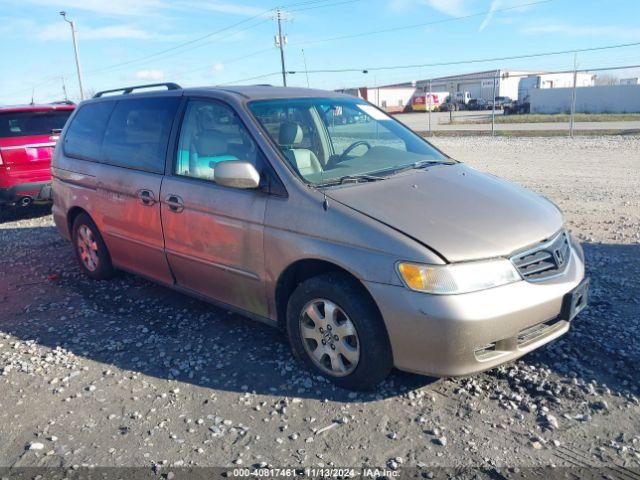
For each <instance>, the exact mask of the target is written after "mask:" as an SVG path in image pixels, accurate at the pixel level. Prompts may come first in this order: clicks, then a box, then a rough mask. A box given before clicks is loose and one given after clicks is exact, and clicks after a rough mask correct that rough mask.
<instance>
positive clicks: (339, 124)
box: [249, 98, 450, 185]
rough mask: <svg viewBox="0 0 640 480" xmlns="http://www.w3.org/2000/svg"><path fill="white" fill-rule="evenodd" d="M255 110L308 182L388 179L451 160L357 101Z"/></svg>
mask: <svg viewBox="0 0 640 480" xmlns="http://www.w3.org/2000/svg"><path fill="white" fill-rule="evenodd" d="M249 108H250V109H251V112H252V113H253V115H254V116H255V117H256V119H257V120H258V121H259V122H260V124H261V125H262V126H263V127H264V129H265V130H266V131H267V132H268V134H269V136H270V137H271V139H272V140H273V141H274V142H275V143H276V145H278V147H279V148H280V150H281V151H282V153H283V155H284V157H285V158H286V159H287V161H288V162H289V163H290V164H291V166H292V167H293V168H294V169H295V170H296V171H297V172H298V173H299V174H300V175H301V176H302V177H303V178H304V179H305V180H306V181H308V182H309V183H312V184H315V185H320V184H331V183H336V182H337V181H340V179H344V178H353V177H354V176H355V177H357V176H365V175H369V177H368V178H367V179H368V180H370V179H372V178H374V179H375V177H371V176H373V175H378V176H382V175H387V174H391V173H394V172H395V171H399V170H404V169H406V168H407V167H409V166H411V165H419V164H422V163H423V162H449V161H450V160H449V159H448V158H447V157H445V156H444V155H442V154H441V153H440V152H438V151H437V150H436V149H435V148H433V147H432V146H431V145H429V144H428V143H427V142H426V141H425V140H424V139H422V138H421V137H419V136H418V135H417V134H415V133H413V132H412V131H411V130H409V129H408V128H406V127H405V126H403V125H402V124H400V123H398V122H397V121H395V120H394V119H392V118H391V117H390V116H388V115H387V114H385V113H384V112H382V111H380V110H378V109H377V108H375V107H373V106H371V105H369V104H368V103H365V102H363V101H361V100H359V99H357V98H354V99H328V98H303V99H284V100H261V101H254V102H251V103H250V104H249Z"/></svg>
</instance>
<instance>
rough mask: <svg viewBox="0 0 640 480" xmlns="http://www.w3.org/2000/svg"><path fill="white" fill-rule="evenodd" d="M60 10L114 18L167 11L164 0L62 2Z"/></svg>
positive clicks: (43, 1)
mask: <svg viewBox="0 0 640 480" xmlns="http://www.w3.org/2000/svg"><path fill="white" fill-rule="evenodd" d="M22 1H23V2H24V3H31V4H32V5H40V6H43V7H47V8H48V9H51V8H52V5H51V0H22ZM57 5H58V6H59V9H60V10H65V9H67V10H69V11H73V10H83V11H87V12H93V13H99V14H102V15H114V16H140V15H148V14H150V13H153V12H157V11H158V10H161V9H166V8H167V7H168V5H167V4H166V3H165V2H163V1H162V0H134V1H131V0H106V1H105V0H62V1H60V2H59V4H57Z"/></svg>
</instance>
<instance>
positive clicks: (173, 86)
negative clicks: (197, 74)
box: [93, 82, 182, 98]
mask: <svg viewBox="0 0 640 480" xmlns="http://www.w3.org/2000/svg"><path fill="white" fill-rule="evenodd" d="M152 87H167V90H180V89H181V88H182V87H181V86H180V85H178V84H177V83H173V82H166V83H150V84H148V85H136V86H134V87H123V88H114V89H113V90H102V91H101V92H98V93H96V94H95V95H94V96H93V98H98V97H102V96H103V95H104V94H105V93H115V92H122V95H126V94H129V93H131V92H133V91H134V90H138V89H141V88H152Z"/></svg>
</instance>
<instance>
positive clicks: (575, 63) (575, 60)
mask: <svg viewBox="0 0 640 480" xmlns="http://www.w3.org/2000/svg"><path fill="white" fill-rule="evenodd" d="M577 84H578V52H575V53H574V54H573V89H572V90H571V115H570V117H569V136H571V137H573V127H574V125H573V122H574V121H573V117H574V115H575V114H576V87H577Z"/></svg>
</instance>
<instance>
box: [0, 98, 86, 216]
mask: <svg viewBox="0 0 640 480" xmlns="http://www.w3.org/2000/svg"><path fill="white" fill-rule="evenodd" d="M74 108H75V105H74V104H72V103H60V104H50V105H25V106H11V107H0V209H1V208H2V207H3V206H5V205H23V206H27V205H30V204H31V203H33V202H48V201H51V156H52V155H53V149H54V147H55V145H56V142H57V140H58V136H59V135H60V132H61V131H62V128H63V127H64V124H65V122H66V121H67V119H68V118H69V116H70V115H71V112H72V111H73V109H74Z"/></svg>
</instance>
